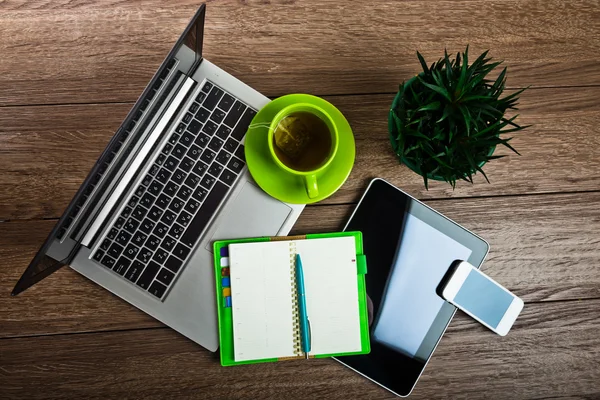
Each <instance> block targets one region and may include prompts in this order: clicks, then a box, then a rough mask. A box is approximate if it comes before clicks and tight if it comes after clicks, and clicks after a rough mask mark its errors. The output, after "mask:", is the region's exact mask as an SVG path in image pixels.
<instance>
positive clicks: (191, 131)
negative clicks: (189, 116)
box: [181, 118, 202, 146]
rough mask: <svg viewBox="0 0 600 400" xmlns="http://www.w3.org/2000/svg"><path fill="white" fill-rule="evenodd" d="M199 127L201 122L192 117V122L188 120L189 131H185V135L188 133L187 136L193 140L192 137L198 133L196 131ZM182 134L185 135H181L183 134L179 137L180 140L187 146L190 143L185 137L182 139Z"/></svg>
mask: <svg viewBox="0 0 600 400" xmlns="http://www.w3.org/2000/svg"><path fill="white" fill-rule="evenodd" d="M200 128H202V123H201V122H200V121H198V120H197V119H195V118H194V119H193V120H192V122H190V124H189V125H188V131H189V132H186V134H187V135H189V136H188V138H192V140H193V138H194V135H197V134H198V132H200ZM184 136H185V135H183V136H182V137H181V139H182V140H181V142H182V143H183V144H185V145H186V146H189V145H190V143H189V142H188V141H189V139H186V140H185V141H184V140H183V138H184Z"/></svg>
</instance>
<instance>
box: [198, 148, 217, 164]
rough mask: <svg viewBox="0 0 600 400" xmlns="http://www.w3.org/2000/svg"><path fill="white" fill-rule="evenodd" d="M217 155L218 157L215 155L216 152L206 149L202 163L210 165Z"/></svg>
mask: <svg viewBox="0 0 600 400" xmlns="http://www.w3.org/2000/svg"><path fill="white" fill-rule="evenodd" d="M216 155H217V153H215V152H214V151H212V150H210V149H204V152H203V153H202V157H200V159H201V160H202V161H204V162H205V163H206V164H210V163H211V162H212V160H214V159H215V156H216Z"/></svg>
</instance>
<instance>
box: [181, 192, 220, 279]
mask: <svg viewBox="0 0 600 400" xmlns="http://www.w3.org/2000/svg"><path fill="white" fill-rule="evenodd" d="M227 191H228V188H227V186H225V184H223V183H221V182H217V183H216V184H215V186H214V188H213V190H212V191H211V192H210V193H209V194H208V196H207V197H206V200H205V201H204V203H203V204H202V206H201V207H200V210H198V212H197V214H196V216H195V217H194V219H193V220H192V222H191V223H190V225H189V226H188V228H187V230H186V231H185V233H184V234H183V235H182V237H181V240H180V241H181V243H183V244H185V245H186V246H188V247H190V248H191V247H193V246H194V244H195V243H196V240H197V239H198V237H199V236H200V234H201V233H202V231H203V230H204V228H205V227H206V224H207V223H208V221H209V220H210V219H211V218H212V216H213V214H214V213H215V211H216V210H217V207H219V204H220V203H221V201H222V200H223V198H224V197H225V195H226V194H227ZM175 272H176V271H175Z"/></svg>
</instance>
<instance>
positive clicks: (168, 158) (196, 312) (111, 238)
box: [13, 5, 304, 351]
mask: <svg viewBox="0 0 600 400" xmlns="http://www.w3.org/2000/svg"><path fill="white" fill-rule="evenodd" d="M204 17H205V5H202V6H201V7H200V9H199V10H198V11H197V12H196V15H195V16H194V18H193V19H192V21H191V22H190V23H189V25H188V26H187V28H186V29H185V31H184V32H183V34H182V36H181V37H180V38H179V40H178V41H177V43H176V44H175V46H174V47H173V49H172V50H171V52H170V53H169V55H168V56H167V58H166V59H165V60H164V62H163V63H162V65H161V66H160V68H159V69H158V71H157V72H156V74H155V75H154V77H153V78H152V80H151V81H150V83H149V85H148V86H147V87H146V89H145V90H144V92H143V93H142V95H141V96H140V98H139V99H138V100H137V102H136V103H135V106H134V107H133V108H132V109H131V111H130V112H129V114H128V115H127V117H126V118H125V120H124V122H123V124H122V125H121V126H120V127H119V129H118V130H117V132H116V133H115V135H114V137H113V138H112V140H111V141H110V143H109V144H108V146H107V147H106V149H105V150H104V152H103V154H102V155H101V156H100V158H99V159H98V161H97V162H96V164H95V165H94V167H93V168H92V170H91V172H90V174H89V175H88V177H87V178H86V180H85V181H84V183H83V185H82V186H81V188H80V189H79V190H78V192H77V194H76V195H75V197H74V198H73V200H72V201H71V203H70V204H69V206H68V207H67V209H66V211H65V213H64V214H63V216H62V217H61V218H60V220H59V221H58V223H57V225H56V226H55V228H54V229H53V230H52V232H51V233H50V235H49V237H48V239H47V240H46V242H45V243H44V245H43V246H42V248H41V249H40V251H39V252H38V254H37V255H36V256H35V258H34V259H33V261H32V262H31V264H30V265H29V267H28V268H27V270H26V271H25V273H24V274H23V276H21V278H20V280H19V281H18V283H17V284H16V286H15V289H14V290H13V295H16V294H18V293H20V292H22V291H23V290H25V289H26V288H28V287H30V286H32V285H33V284H35V283H37V282H39V281H40V280H42V279H43V278H45V277H46V276H48V275H50V274H51V273H53V272H54V271H56V270H57V269H59V268H60V267H62V266H63V265H70V266H71V268H73V269H74V270H76V271H77V272H79V273H81V274H82V275H84V276H85V277H87V278H89V279H90V280H92V281H94V282H96V283H97V284H99V285H101V286H103V287H104V288H106V289H107V290H109V291H111V292H112V293H114V294H115V295H117V296H119V297H121V298H122V299H123V300H125V301H127V302H129V303H131V304H132V305H134V306H136V307H137V308H139V309H141V310H142V311H144V312H146V313H148V314H149V315H151V316H153V317H154V318H156V319H158V320H159V321H161V322H163V323H164V324H166V325H168V326H170V327H171V328H173V329H175V330H176V331H178V332H180V333H181V334H183V335H185V336H187V337H188V338H190V339H191V340H193V341H195V342H197V343H198V344H200V345H202V346H203V347H205V348H207V349H208V350H211V351H216V350H217V348H218V333H217V332H218V329H217V314H216V303H215V302H216V296H215V277H214V272H213V270H214V269H213V254H212V243H213V242H214V241H215V240H220V239H231V238H240V237H255V236H277V235H286V234H287V233H288V232H289V231H290V229H291V228H292V226H293V225H294V223H295V222H296V220H297V218H298V216H299V215H300V213H301V212H302V209H303V207H304V206H303V205H297V204H287V203H283V202H281V201H279V200H276V199H274V198H272V197H270V196H269V195H267V194H266V193H265V192H263V191H262V190H261V189H260V188H259V187H258V186H257V185H256V184H255V182H254V181H253V180H252V177H251V176H250V174H249V173H248V168H247V166H246V164H245V159H244V137H245V134H246V131H247V130H248V128H249V125H250V122H251V120H252V118H253V117H254V116H255V115H256V113H257V111H258V110H260V109H261V108H262V107H263V106H264V105H265V104H267V103H268V102H269V99H268V98H266V97H265V96H263V95H262V94H260V93H259V92H257V91H256V90H254V89H252V88H251V87H249V86H247V85H246V84H244V83H242V82H241V81H239V80H237V79H236V78H234V77H233V76H232V75H230V74H228V73H227V72H225V71H223V70H222V69H220V68H219V67H217V66H216V65H214V64H212V63H210V62H209V61H208V60H206V59H204V58H203V57H202V40H203V33H204Z"/></svg>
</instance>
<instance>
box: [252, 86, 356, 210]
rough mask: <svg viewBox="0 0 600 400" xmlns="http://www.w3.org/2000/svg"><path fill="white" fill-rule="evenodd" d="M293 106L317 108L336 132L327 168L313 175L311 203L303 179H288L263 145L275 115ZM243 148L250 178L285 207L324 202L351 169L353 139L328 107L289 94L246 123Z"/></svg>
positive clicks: (315, 99)
mask: <svg viewBox="0 0 600 400" xmlns="http://www.w3.org/2000/svg"><path fill="white" fill-rule="evenodd" d="M296 103H311V104H314V105H316V106H319V107H321V108H322V109H323V110H324V111H326V112H327V113H328V114H329V115H330V116H331V118H332V119H333V121H334V123H335V124H336V126H337V128H338V132H339V147H338V151H337V153H336V155H335V157H334V159H333V161H332V162H331V164H330V165H329V167H328V168H327V169H326V170H325V171H323V172H322V173H320V174H317V181H318V185H319V195H318V196H317V197H315V198H312V199H311V198H309V197H308V194H307V193H306V188H305V185H304V179H303V178H301V177H297V176H294V175H291V174H289V173H287V172H285V171H284V170H283V169H281V168H280V167H279V166H278V165H277V164H275V161H273V158H271V153H270V152H269V145H268V142H267V140H268V139H267V136H268V133H269V124H270V123H271V121H272V120H273V117H275V114H277V112H278V111H279V110H281V109H282V108H284V107H287V106H289V105H290V104H296ZM244 147H245V153H246V163H247V164H248V169H249V170H250V174H252V178H254V180H255V181H256V183H257V184H258V186H260V187H261V188H262V189H263V190H264V191H265V192H267V193H268V194H269V195H271V196H273V197H275V198H276V199H279V200H281V201H284V202H286V203H295V204H309V203H316V202H318V201H321V200H323V199H326V198H327V197H329V196H331V195H332V194H334V193H335V192H336V191H337V190H338V189H339V188H340V186H342V185H343V184H344V182H346V179H348V175H350V171H352V166H353V165H354V155H355V148H354V136H353V135H352V129H351V128H350V124H348V121H347V120H346V118H345V117H344V116H343V115H342V113H341V112H340V111H339V110H338V109H337V108H335V107H334V106H333V105H332V104H331V103H329V102H327V101H325V100H323V99H321V98H319V97H315V96H311V95H308V94H290V95H287V96H283V97H279V98H278V99H275V100H273V101H272V102H270V103H269V104H267V105H266V106H264V107H263V108H262V109H261V110H260V111H259V112H258V114H256V116H255V117H254V119H253V120H252V122H251V123H250V127H249V128H248V133H246V142H245V145H244Z"/></svg>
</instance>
